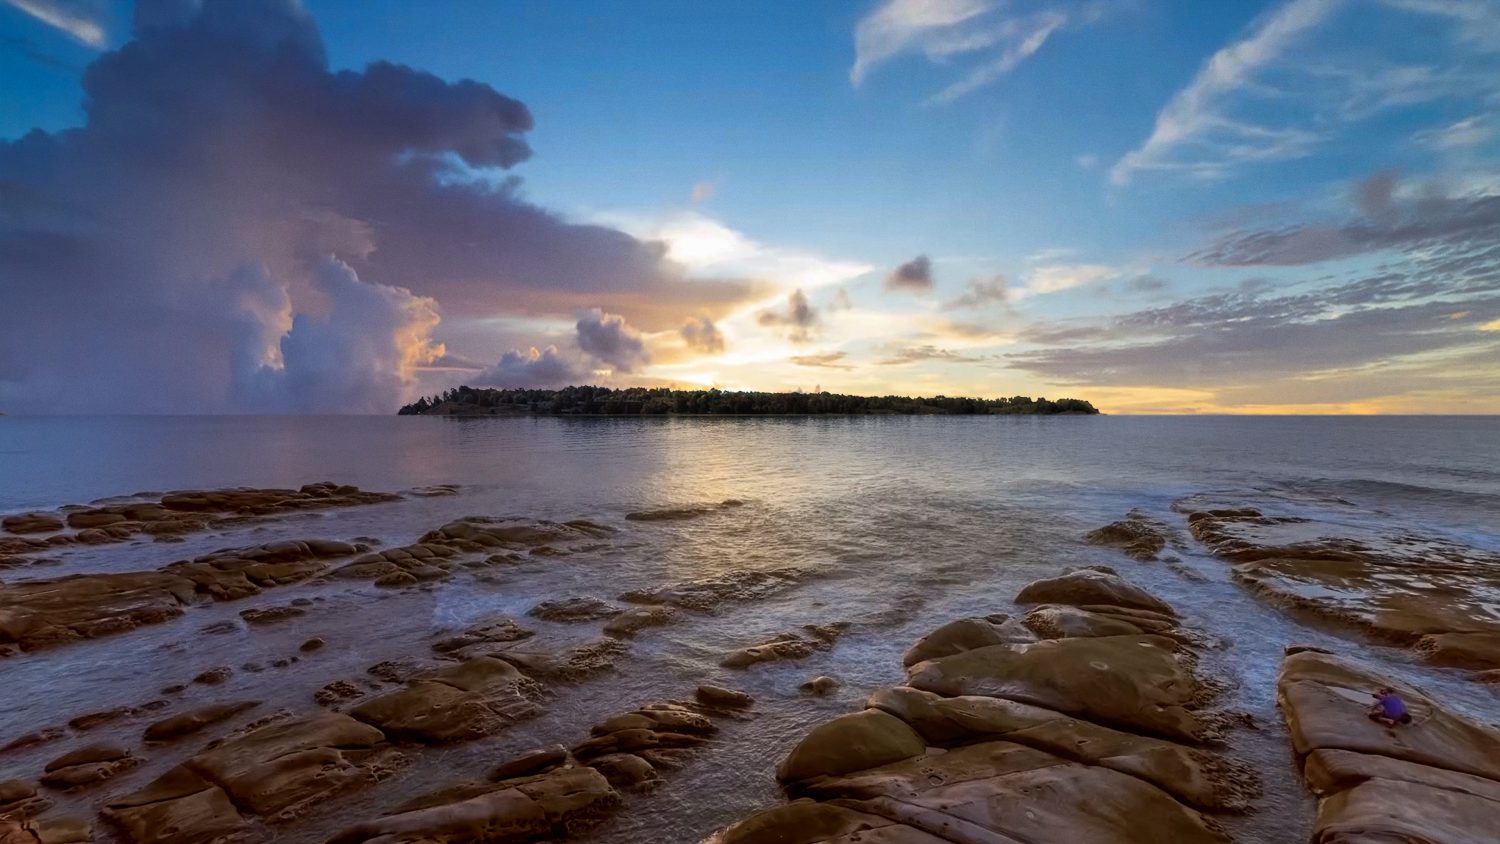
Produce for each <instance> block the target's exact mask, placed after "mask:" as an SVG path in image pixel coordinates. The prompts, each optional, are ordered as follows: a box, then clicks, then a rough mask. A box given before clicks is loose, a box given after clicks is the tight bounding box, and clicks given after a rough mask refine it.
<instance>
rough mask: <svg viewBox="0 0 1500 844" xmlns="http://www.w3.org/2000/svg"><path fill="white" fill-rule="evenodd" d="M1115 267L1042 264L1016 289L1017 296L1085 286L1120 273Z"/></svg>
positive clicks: (1056, 291) (1021, 296)
mask: <svg viewBox="0 0 1500 844" xmlns="http://www.w3.org/2000/svg"><path fill="white" fill-rule="evenodd" d="M1119 274H1120V271H1119V270H1118V269H1116V268H1115V267H1110V266H1105V265H1104V264H1042V265H1040V266H1037V267H1033V268H1032V270H1031V272H1029V273H1028V274H1027V275H1026V285H1025V286H1024V287H1022V288H1021V289H1020V290H1017V291H1015V294H1014V295H1015V298H1017V299H1020V298H1023V297H1026V296H1036V295H1040V294H1045V293H1059V292H1061V291H1064V290H1071V289H1073V288H1075V287H1083V286H1085V285H1089V284H1093V283H1094V282H1098V281H1104V280H1106V279H1110V278H1114V277H1115V276H1117V275H1119Z"/></svg>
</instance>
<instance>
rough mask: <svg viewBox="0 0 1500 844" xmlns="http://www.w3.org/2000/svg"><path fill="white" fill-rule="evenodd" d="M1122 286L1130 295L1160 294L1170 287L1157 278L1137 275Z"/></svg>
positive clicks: (1169, 283)
mask: <svg viewBox="0 0 1500 844" xmlns="http://www.w3.org/2000/svg"><path fill="white" fill-rule="evenodd" d="M1124 286H1125V290H1126V291H1127V292H1130V293H1160V292H1162V291H1163V290H1166V289H1167V288H1168V287H1171V286H1172V283H1171V282H1169V281H1167V280H1166V279H1164V278H1161V277H1159V276H1154V275H1138V276H1136V277H1135V278H1132V279H1130V280H1129V281H1127V282H1125V285H1124Z"/></svg>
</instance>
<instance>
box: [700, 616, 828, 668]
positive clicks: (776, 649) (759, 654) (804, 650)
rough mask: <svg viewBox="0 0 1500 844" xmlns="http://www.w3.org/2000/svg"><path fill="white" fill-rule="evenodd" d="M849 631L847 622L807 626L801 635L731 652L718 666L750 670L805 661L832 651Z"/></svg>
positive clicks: (775, 639)
mask: <svg viewBox="0 0 1500 844" xmlns="http://www.w3.org/2000/svg"><path fill="white" fill-rule="evenodd" d="M848 628H849V625H848V623H847V622H835V623H833V624H805V625H803V626H802V629H801V631H799V632H796V633H781V634H779V635H777V636H775V637H774V638H772V639H769V640H767V641H765V642H761V643H760V644H758V645H751V646H750V647H748V648H740V649H739V650H737V651H730V652H729V653H728V654H727V655H725V657H724V659H723V660H721V661H720V662H719V664H720V665H722V666H724V667H725V668H748V667H750V666H752V665H755V664H757V663H761V662H776V661H780V660H787V659H805V658H807V657H809V656H812V655H813V654H814V653H817V652H818V651H825V650H828V649H829V648H831V647H833V644H834V642H836V641H838V638H839V636H840V635H841V634H842V633H843V632H844V631H845V630H847V629H848Z"/></svg>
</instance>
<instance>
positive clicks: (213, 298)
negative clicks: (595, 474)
mask: <svg viewBox="0 0 1500 844" xmlns="http://www.w3.org/2000/svg"><path fill="white" fill-rule="evenodd" d="M83 88H84V112H85V115H86V122H85V125H84V126H82V127H80V128H77V129H71V130H65V131H60V132H56V133H46V132H42V131H33V132H31V133H29V134H27V135H25V136H23V137H21V138H19V139H16V140H12V141H6V142H0V197H3V198H4V202H3V204H0V278H3V279H5V288H6V289H5V297H6V298H5V303H4V307H3V308H0V409H5V410H11V409H13V408H16V407H21V408H25V409H28V410H32V411H38V412H40V411H44V410H97V409H100V408H109V409H112V410H120V411H195V412H212V411H225V410H298V411H339V410H346V409H349V408H347V407H346V406H344V405H343V404H342V402H343V401H344V400H345V399H344V397H347V396H348V395H349V391H348V389H347V388H348V387H349V386H350V384H356V383H357V384H362V385H364V386H365V387H367V388H372V389H374V388H378V389H379V391H380V394H379V395H374V396H373V397H372V398H371V399H370V401H368V402H362V403H361V405H360V406H361V407H370V408H373V407H376V406H377V405H378V406H380V407H382V408H386V406H389V407H395V406H396V405H397V404H399V403H400V401H401V400H402V397H403V396H402V394H403V393H405V392H408V391H409V386H410V377H409V376H410V370H411V368H412V367H414V366H421V365H424V364H425V363H427V362H429V358H432V357H434V356H436V355H438V354H440V349H439V348H438V346H437V344H435V343H432V342H431V338H430V332H431V331H433V330H434V328H435V326H436V325H437V321H436V319H435V318H434V317H435V315H436V314H437V313H438V312H439V311H440V310H441V311H446V312H448V313H454V314H462V315H464V316H470V317H484V316H494V315H501V314H504V315H512V316H548V317H559V316H565V315H567V314H572V313H575V312H577V311H579V310H582V309H587V308H595V307H598V308H603V309H604V310H606V311H608V312H610V313H617V314H622V315H624V316H625V317H627V318H628V319H629V320H630V321H631V323H632V324H634V325H638V326H641V327H642V328H646V329H648V330H660V329H665V328H675V327H676V326H679V325H681V323H682V319H683V315H684V314H685V313H703V314H707V315H709V316H710V317H713V316H715V315H717V314H719V313H722V312H724V311H725V310H726V309H727V308H729V307H730V306H732V305H733V304H735V303H737V302H739V301H741V300H742V299H743V298H744V297H745V296H747V295H749V293H750V291H749V289H748V287H747V285H746V284H744V283H741V282H737V281H728V280H726V281H696V280H689V279H686V278H685V277H684V276H683V273H682V270H681V268H679V267H677V266H676V265H674V264H672V263H670V262H669V261H667V260H666V259H665V258H664V254H665V253H664V247H663V246H662V245H661V244H658V243H650V242H642V241H638V240H635V239H634V238H631V237H630V236H628V235H626V234H624V233H622V232H619V231H616V230H613V229H609V228H604V227H600V226H589V225H577V224H573V223H569V222H567V221H564V220H562V219H560V218H559V217H557V216H556V215H553V214H551V213H549V212H547V211H545V210H543V209H541V208H538V207H536V206H534V205H531V204H528V203H526V202H524V201H523V200H521V199H520V198H519V196H518V193H517V191H518V186H517V182H516V180H514V179H513V178H510V177H507V176H504V175H502V174H503V173H504V171H505V170H506V168H510V167H512V166H514V165H516V164H517V163H519V162H521V161H523V160H525V159H526V158H527V157H528V156H529V155H530V149H529V147H528V145H527V143H526V140H525V138H524V135H525V133H526V132H527V131H528V130H529V129H530V128H531V125H532V118H531V114H530V112H529V111H528V110H527V108H526V107H525V106H524V105H523V104H521V103H520V102H518V101H516V100H514V99H512V98H510V97H507V96H505V95H503V94H501V93H499V92H497V91H495V90H494V89H492V88H490V87H489V86H488V85H484V84H481V83H478V82H473V81H468V80H463V81H458V82H448V81H444V80H442V79H439V78H437V77H435V76H433V75H431V74H428V73H424V72H422V71H418V70H414V69H412V68H408V67H404V66H400V65H396V64H391V63H387V62H376V63H374V64H371V65H370V66H368V67H367V68H365V69H364V70H361V71H338V72H333V71H330V70H329V69H328V67H327V62H326V59H325V56H324V52H323V48H322V44H321V39H320V37H319V34H318V31H317V28H316V26H315V25H314V24H313V22H312V20H311V19H310V17H309V16H308V15H307V13H306V12H305V11H303V10H302V8H301V7H300V6H299V5H298V4H297V3H296V2H294V0H205V2H203V3H202V5H201V9H199V8H197V7H196V5H195V4H192V3H188V2H180V1H179V2H166V3H163V2H156V3H153V2H150V0H142V2H140V3H138V4H137V14H136V34H135V38H134V40H132V41H130V42H129V43H126V44H125V45H124V46H122V47H120V48H119V49H118V50H115V51H113V52H110V53H106V54H104V55H102V56H101V57H100V58H99V59H98V60H97V61H95V62H94V63H93V64H92V65H90V66H89V68H88V69H87V70H86V71H85V73H84V77H83ZM13 200H14V201H13ZM329 256H333V257H334V258H336V259H337V261H338V262H339V263H340V265H341V266H342V267H343V271H346V273H347V277H348V278H349V279H351V281H350V282H349V284H343V283H338V284H332V283H329V282H327V281H326V279H325V280H321V281H320V278H322V276H321V274H322V273H323V272H325V270H323V269H322V268H323V267H325V266H326V264H327V261H328V260H329ZM330 272H331V271H330ZM249 279H254V281H248V280H249ZM350 284H352V285H362V286H363V287H351V286H349V285H350ZM246 285H249V289H248V290H247V287H246ZM278 291H279V293H278ZM370 302H376V303H384V305H385V307H387V308H388V313H387V314H385V315H384V317H383V318H381V319H376V320H375V323H376V324H378V325H381V326H383V327H388V328H389V333H388V336H387V335H385V334H382V335H381V342H382V343H383V344H384V346H383V347H382V348H381V350H380V354H379V356H378V359H379V360H381V361H386V362H392V361H397V362H399V363H398V364H397V367H398V368H397V369H396V370H394V371H393V372H392V376H393V377H392V378H388V379H378V380H377V381H375V382H371V381H370V380H369V379H367V378H364V377H363V376H358V375H356V376H353V377H351V378H350V379H348V380H347V382H346V381H345V379H344V378H343V373H341V372H338V371H334V370H313V369H308V371H306V372H303V373H295V372H292V371H290V367H294V366H306V367H311V366H312V364H313V363H314V362H321V361H325V360H332V359H337V358H338V354H340V353H341V352H339V351H338V350H335V349H328V350H326V351H327V352H328V355H326V356H325V355H322V354H317V353H314V350H311V349H307V348H300V349H298V353H297V354H292V355H284V354H283V353H282V350H281V346H282V345H283V340H284V337H285V332H287V331H292V330H294V325H305V326H309V328H308V329H306V330H305V331H304V332H303V333H302V335H301V337H302V338H303V339H302V342H312V340H310V339H308V338H314V339H315V340H316V341H317V342H335V341H340V340H347V339H348V337H347V335H346V334H342V333H337V334H335V335H331V336H330V335H328V334H327V333H320V332H318V331H316V330H313V328H311V326H317V325H322V324H324V323H325V322H327V323H329V324H335V323H337V322H338V320H339V319H340V316H339V315H338V314H337V313H336V311H337V309H338V308H340V307H350V308H356V306H357V305H358V307H366V306H367V305H368V304H369V303H370ZM358 303H363V304H358ZM413 303H416V304H413ZM273 305H274V307H272V306H273ZM367 315H368V314H367ZM302 317H305V319H304V320H303V321H302V322H301V323H297V319H298V318H302ZM382 331H384V328H382ZM424 332H426V333H424ZM365 348H366V349H367V350H368V345H366V347H365ZM345 351H348V350H345ZM244 367H249V369H245V368H244ZM282 367H285V368H288V371H287V372H286V373H285V376H284V377H283V378H282V379H281V383H285V384H292V383H297V384H304V386H302V387H299V388H298V389H296V390H292V391H290V392H283V393H281V394H278V395H269V394H268V393H267V392H266V391H265V390H264V389H262V387H263V386H264V384H265V382H266V378H264V377H262V373H261V370H263V369H278V368H282ZM356 368H358V367H356ZM309 380H311V381H315V382H317V383H320V384H322V385H323V386H322V387H321V388H318V387H315V386H307V385H306V382H309Z"/></svg>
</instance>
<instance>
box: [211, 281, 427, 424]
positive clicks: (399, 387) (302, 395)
mask: <svg viewBox="0 0 1500 844" xmlns="http://www.w3.org/2000/svg"><path fill="white" fill-rule="evenodd" d="M235 279H236V283H237V284H238V285H239V286H240V287H241V294H242V295H241V298H240V305H241V313H242V314H243V315H244V316H245V318H246V319H247V320H248V324H247V326H246V334H245V338H246V340H247V341H248V342H246V343H245V344H243V345H241V346H240V347H239V348H238V349H237V359H238V361H239V362H240V367H239V368H238V370H237V371H236V373H235V376H236V381H237V383H238V385H239V387H240V395H239V399H240V400H241V401H242V402H244V404H245V406H246V408H247V409H250V410H259V411H280V412H291V413H389V412H390V409H391V407H393V406H395V405H399V404H400V402H401V400H402V399H403V397H404V396H405V395H406V394H407V393H408V392H409V390H410V388H411V386H412V384H413V381H414V379H413V372H414V371H415V370H416V369H417V368H418V367H420V366H424V365H426V364H430V363H432V362H434V361H435V360H437V359H438V358H439V357H441V356H442V355H443V354H444V352H445V349H444V347H443V346H442V345H440V344H435V343H433V342H432V336H431V335H432V329H433V328H435V327H436V326H437V324H438V321H439V317H438V313H437V308H436V303H435V302H433V300H431V299H429V298H426V297H423V296H414V295H413V294H412V293H411V291H409V290H405V289H403V288H399V287H387V286H385V285H381V284H369V283H366V282H363V281H361V280H360V279H359V277H358V276H357V275H356V274H355V273H354V271H353V270H352V269H350V268H349V266H348V265H347V264H344V263H343V262H341V261H337V260H334V259H332V258H329V259H326V260H324V261H323V262H321V263H320V264H319V265H318V266H317V267H316V269H315V270H314V273H313V276H312V287H313V289H314V290H315V291H316V292H318V293H319V294H321V295H322V296H323V297H324V298H325V300H326V308H325V310H326V313H325V314H324V315H322V316H318V315H315V314H308V313H299V314H295V315H294V314H293V313H292V309H291V302H290V300H289V299H288V297H287V292H286V288H284V287H281V286H279V285H277V284H275V283H274V282H273V281H272V280H271V279H270V278H269V277H268V276H266V275H265V274H264V272H263V271H262V270H261V269H260V268H255V269H253V270H249V271H242V272H241V273H238V274H236V277H235Z"/></svg>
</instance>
